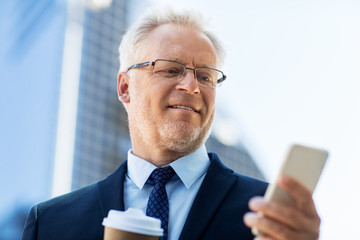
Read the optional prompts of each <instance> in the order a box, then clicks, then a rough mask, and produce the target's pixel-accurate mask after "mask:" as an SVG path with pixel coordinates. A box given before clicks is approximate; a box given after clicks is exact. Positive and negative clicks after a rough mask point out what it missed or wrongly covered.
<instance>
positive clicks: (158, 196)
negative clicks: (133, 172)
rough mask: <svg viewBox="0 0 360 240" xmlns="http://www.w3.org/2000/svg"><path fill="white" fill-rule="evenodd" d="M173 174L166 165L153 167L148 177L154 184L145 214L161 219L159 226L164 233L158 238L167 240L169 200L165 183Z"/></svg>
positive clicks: (172, 170) (170, 168)
mask: <svg viewBox="0 0 360 240" xmlns="http://www.w3.org/2000/svg"><path fill="white" fill-rule="evenodd" d="M174 175H175V171H174V169H172V167H170V166H167V167H164V168H157V169H155V170H154V171H153V172H152V173H151V175H150V177H149V180H150V181H152V182H153V184H154V188H153V190H152V191H151V193H150V196H149V201H148V204H147V208H146V215H147V216H150V217H155V218H159V219H160V220H161V227H162V228H163V229H164V235H163V236H162V237H160V239H159V240H167V236H168V222H169V200H168V197H167V194H166V189H165V184H166V183H167V182H168V181H169V179H170V178H171V177H172V176H174Z"/></svg>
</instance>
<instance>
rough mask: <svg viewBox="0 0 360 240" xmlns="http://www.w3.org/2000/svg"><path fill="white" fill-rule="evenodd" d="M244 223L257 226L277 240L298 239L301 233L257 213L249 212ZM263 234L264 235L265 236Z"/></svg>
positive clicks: (266, 234)
mask: <svg viewBox="0 0 360 240" xmlns="http://www.w3.org/2000/svg"><path fill="white" fill-rule="evenodd" d="M244 223H245V225H246V226H248V227H256V228H257V229H258V230H259V231H260V232H262V233H263V234H265V236H266V237H268V238H270V239H271V238H273V239H277V240H285V239H298V238H299V234H298V233H297V232H294V231H293V230H291V229H290V228H288V227H286V226H285V225H284V224H281V223H279V222H277V221H275V220H272V219H270V218H267V217H265V216H259V215H258V214H256V213H247V214H245V216H244ZM265 236H263V237H265Z"/></svg>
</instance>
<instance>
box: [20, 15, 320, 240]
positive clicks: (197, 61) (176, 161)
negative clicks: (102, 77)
mask: <svg viewBox="0 0 360 240" xmlns="http://www.w3.org/2000/svg"><path fill="white" fill-rule="evenodd" d="M119 50H120V62H121V67H120V73H119V75H118V88H117V91H118V97H119V99H120V101H121V102H122V103H123V104H124V105H125V108H126V111H127V114H128V119H129V130H130V137H131V141H132V149H131V150H130V151H129V152H128V159H127V161H125V162H124V163H123V164H122V165H121V166H120V167H119V168H118V169H117V170H116V171H115V172H114V173H113V174H112V175H110V176H109V177H108V178H106V179H105V180H102V181H100V182H98V183H95V184H93V185H90V186H88V187H85V188H82V189H80V190H77V191H74V192H72V193H70V194H67V195H64V196H61V197H58V198H55V199H52V200H49V201H47V202H45V203H41V204H39V205H36V206H34V207H33V208H32V210H31V212H30V215H29V217H28V220H27V223H26V226H25V230H24V234H23V239H102V237H103V226H102V224H101V222H102V219H103V218H104V217H106V215H107V213H108V211H109V210H110V209H117V210H126V209H128V208H139V209H142V210H143V211H144V212H146V214H147V215H149V216H155V217H159V218H160V219H161V220H162V227H163V228H164V237H163V238H162V239H245V240H246V239H253V236H252V234H251V230H250V228H249V227H256V228H257V229H258V230H260V231H261V232H262V233H264V235H261V236H259V237H258V238H257V239H306V240H311V239H318V234H319V224H320V220H319V217H318V215H317V213H316V210H315V207H314V203H313V201H312V197H311V194H310V193H309V192H308V191H307V190H306V189H304V188H303V187H302V186H301V185H299V184H298V183H296V182H295V181H293V180H291V179H289V178H286V177H283V178H282V179H281V181H280V182H279V185H280V186H281V187H282V188H283V189H284V190H286V191H287V192H288V193H289V194H290V196H292V198H293V201H294V203H295V204H294V206H293V207H286V206H281V205H278V204H276V203H273V202H265V201H264V200H263V198H262V197H255V198H253V197H254V196H261V195H263V194H264V192H265V189H266V187H267V184H266V183H264V182H261V181H258V180H255V179H251V178H248V177H245V176H241V175H238V174H236V173H234V172H233V171H232V170H230V169H228V168H226V167H225V166H224V165H223V164H222V163H221V161H220V159H219V158H218V156H217V155H216V154H215V153H209V154H207V153H206V149H205V146H204V142H205V140H206V139H207V137H208V135H209V131H210V127H211V124H212V122H213V118H214V112H215V95H216V86H217V85H218V84H219V83H221V82H222V81H224V80H225V78H226V77H225V76H224V75H223V73H222V72H221V71H220V70H218V68H219V66H220V64H221V62H222V56H223V50H222V48H221V44H220V43H219V41H218V40H217V38H216V37H215V36H214V35H213V34H212V33H210V32H209V31H208V30H207V29H206V28H205V26H204V25H203V24H202V23H201V21H200V19H199V17H198V15H197V14H194V13H189V12H181V13H175V12H173V11H171V10H168V9H167V10H162V11H160V12H159V11H156V12H155V11H154V12H152V13H150V14H149V15H147V16H145V17H144V18H143V19H142V20H140V22H139V23H138V24H136V25H134V26H132V28H130V29H129V31H128V32H127V33H126V35H125V36H124V38H123V40H122V43H121V45H120V49H119ZM156 172H161V173H160V174H159V175H166V176H168V178H167V179H166V180H164V181H162V180H161V181H162V182H161V183H158V181H157V178H158V176H159V175H156ZM251 198H252V200H250V199H251ZM249 200H250V202H249ZM157 204H163V205H162V206H164V208H163V209H162V210H159V211H162V212H161V213H159V212H158V210H155V211H153V210H154V208H156V206H157ZM248 205H249V207H250V209H251V210H252V211H254V212H253V213H251V212H249V208H248ZM247 212H248V213H247ZM256 212H261V213H262V214H256ZM243 218H244V220H243ZM245 224H246V225H245Z"/></svg>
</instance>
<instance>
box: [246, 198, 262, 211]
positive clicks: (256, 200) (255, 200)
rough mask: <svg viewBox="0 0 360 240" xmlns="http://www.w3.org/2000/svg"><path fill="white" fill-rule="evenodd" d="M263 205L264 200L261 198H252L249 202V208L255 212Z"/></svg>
mask: <svg viewBox="0 0 360 240" xmlns="http://www.w3.org/2000/svg"><path fill="white" fill-rule="evenodd" d="M261 204H262V199H261V198H259V197H255V198H252V199H251V200H250V202H249V207H250V208H251V209H253V210H256V209H258V208H259V207H260V206H261Z"/></svg>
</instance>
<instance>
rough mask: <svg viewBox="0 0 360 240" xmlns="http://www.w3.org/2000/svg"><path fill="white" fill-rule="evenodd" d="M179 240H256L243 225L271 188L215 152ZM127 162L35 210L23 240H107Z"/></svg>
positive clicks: (119, 205) (119, 203)
mask: <svg viewBox="0 0 360 240" xmlns="http://www.w3.org/2000/svg"><path fill="white" fill-rule="evenodd" d="M209 158H210V160H211V163H210V166H209V169H208V171H207V174H206V176H205V178H204V181H203V183H202V185H201V187H200V189H199V192H198V193H197V195H196V197H195V200H194V202H193V205H192V207H191V209H190V212H189V215H188V217H187V219H186V222H185V225H184V227H183V230H182V232H181V235H180V238H179V239H184V240H185V239H186V240H188V239H227V240H229V239H243V240H247V239H249V240H250V239H253V236H252V234H251V230H250V229H249V228H247V227H246V226H245V225H244V223H243V215H244V214H245V213H246V212H248V211H249V209H248V201H249V199H250V198H251V197H253V196H255V195H263V194H264V192H265V190H266V187H267V183H264V182H262V181H259V180H256V179H253V178H249V177H246V176H243V175H239V174H237V173H234V171H232V170H231V169H229V168H227V167H226V166H224V165H223V164H222V163H221V161H220V159H219V157H218V156H217V155H216V154H215V153H209ZM126 171H127V164H126V161H125V162H124V163H122V164H121V165H120V167H119V168H118V169H117V170H116V171H115V172H114V173H112V174H111V175H109V176H108V177H107V178H106V179H104V180H102V181H99V182H97V183H94V184H92V185H89V186H87V187H84V188H81V189H79V190H76V191H74V192H71V193H68V194H66V195H63V196H60V197H57V198H54V199H51V200H48V201H46V202H43V203H40V204H38V205H35V206H34V207H33V208H32V209H31V211H30V214H29V216H28V218H27V221H26V224H25V228H24V232H23V236H22V239H23V240H32V239H39V240H53V239H54V240H56V239H61V240H64V239H87V240H89V239H99V240H100V239H103V234H104V227H103V226H102V220H103V218H104V217H106V216H107V214H108V212H109V210H110V209H116V210H122V211H123V210H124V201H123V190H124V184H123V183H124V179H125V175H126Z"/></svg>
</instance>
